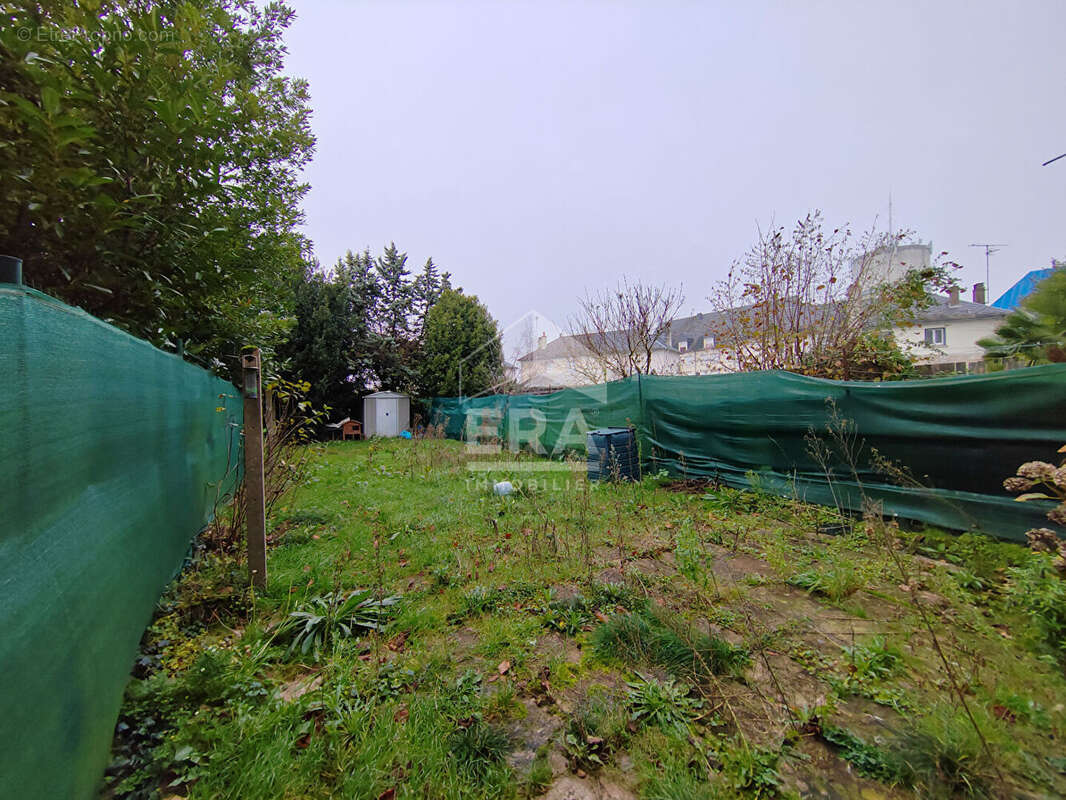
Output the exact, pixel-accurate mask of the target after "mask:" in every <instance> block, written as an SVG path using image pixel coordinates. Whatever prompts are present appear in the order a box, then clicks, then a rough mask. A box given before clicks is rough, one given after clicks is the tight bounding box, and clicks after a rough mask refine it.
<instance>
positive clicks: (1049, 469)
mask: <svg viewBox="0 0 1066 800" xmlns="http://www.w3.org/2000/svg"><path fill="white" fill-rule="evenodd" d="M1018 474H1019V475H1020V476H1021V477H1023V478H1031V479H1033V480H1035V481H1052V480H1054V478H1055V465H1054V464H1049V463H1047V462H1046V461H1026V462H1025V463H1024V464H1022V465H1021V466H1020V467H1018Z"/></svg>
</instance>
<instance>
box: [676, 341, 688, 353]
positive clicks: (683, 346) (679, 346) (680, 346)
mask: <svg viewBox="0 0 1066 800" xmlns="http://www.w3.org/2000/svg"><path fill="white" fill-rule="evenodd" d="M677 349H678V352H680V353H684V352H685V351H686V350H688V339H682V340H681V341H680V342H678V343H677Z"/></svg>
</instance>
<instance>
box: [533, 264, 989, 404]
mask: <svg viewBox="0 0 1066 800" xmlns="http://www.w3.org/2000/svg"><path fill="white" fill-rule="evenodd" d="M931 255H932V245H928V244H910V245H900V246H897V247H894V248H891V249H885V250H883V251H880V252H878V253H875V254H873V256H872V257H871V258H868V259H866V260H865V261H864V262H863V264H862V266H861V271H860V269H859V268H858V267H857V268H856V271H855V273H854V275H853V279H854V280H855V285H858V286H860V287H862V286H863V285H869V286H872V285H874V284H875V283H881V282H886V281H895V280H899V279H900V278H902V277H903V275H904V273H905V272H906V271H907V270H909V269H921V268H923V267H929V266H930V262H931ZM930 299H931V301H932V304H931V305H930V306H929V307H928V308H926V309H923V310H922V311H920V312H919V313H918V314H917V315H916V317H915V319H914V320H913V324H911V325H906V326H901V327H898V328H895V329H894V331H893V333H894V336H895V337H896V340H897V341H898V342H899V343H900V345H901V346H903V347H905V348H907V349H910V350H912V351H913V352H914V353H915V354H916V356H917V361H918V364H919V365H922V366H925V367H926V368H927V369H928V370H930V371H941V370H946V369H950V370H952V371H960V370H961V371H971V370H972V369H974V368H975V367H977V365H979V364H981V362H982V359H983V357H984V351H983V350H982V348H981V347H979V346H978V344H977V341H978V340H979V339H982V338H984V337H986V336H991V335H992V334H993V333H994V332H995V330H996V328H997V327H998V326H999V324H1000V323H1001V322H1002V321H1003V318H1004V317H1006V316H1007V314H1008V313H1009V312H1008V311H1006V310H1004V309H1001V308H994V307H992V306H989V305H986V298H985V287H984V284H983V283H978V284H975V285H974V287H973V300H972V301H967V300H962V299H961V298H960V291H959V290H958V289H954V290H953V291H952V292H951V294H950V295H948V296H943V295H930ZM727 313H732V312H728V311H727V312H721V311H719V312H705V313H699V314H694V315H692V316H689V317H679V318H678V319H675V320H674V321H673V322H671V323H670V327H669V329H668V330H667V331H666V332H665V333H664V334H663V335H662V336H661V337H659V340H658V341H657V342H656V343H655V348H654V351H653V353H652V361H651V373H652V374H655V375H708V374H713V373H718V372H733V371H735V370H736V365H735V363H733V362H732V360H731V359H730V357H729V354H728V352H727V351H726V350H724V349H723V348H722V347H721V346H720V342H717V341H716V340H715V331H716V330H721V329H722V327H724V326H723V322H724V321H725V320H724V314H727ZM606 336H608V337H610V336H616V337H619V339H621V334H619V333H618V332H613V333H609V334H606ZM583 339H584V337H581V336H560V337H558V338H557V339H555V340H553V341H551V342H549V341H547V337H545V336H544V335H541V337H540V340H539V341H538V343H537V349H536V350H533V351H532V352H530V353H527V354H526V355H524V356H522V357H521V358H519V359H518V361H519V364H520V368H521V381H520V383H519V386H520V387H521V388H522V389H523V390H525V391H550V390H552V389H559V388H563V387H567V386H580V385H585V384H589V383H602V382H604V381H608V380H614V379H616V378H618V377H620V376H619V375H616V374H611V373H610V371H609V370H607V369H604V367H603V366H602V365H601V364H600V363H599V361H598V360H597V359H596V358H595V357H594V356H593V354H592V351H591V350H590V349H589V347H588V346H587V342H584V341H583ZM597 349H602V348H597ZM977 368H983V365H982V366H981V367H977Z"/></svg>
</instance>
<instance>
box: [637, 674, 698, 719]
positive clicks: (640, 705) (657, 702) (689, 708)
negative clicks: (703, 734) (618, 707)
mask: <svg viewBox="0 0 1066 800" xmlns="http://www.w3.org/2000/svg"><path fill="white" fill-rule="evenodd" d="M637 677H638V679H637V680H635V681H627V682H626V685H627V686H629V691H628V692H627V699H628V702H629V708H630V717H631V719H633V721H634V722H638V723H640V724H642V725H654V726H655V727H657V728H659V729H660V730H662V731H663V732H671V731H673V732H683V731H686V730H688V727H689V725H690V724H691V723H692V721H693V720H695V719H696V718H697V717H698V716H699V714H700V709H701V708H702V707H703V701H702V700H700V699H698V698H694V697H690V696H689V694H690V692H691V691H692V687H690V686H687V685H685V684H679V683H677V682H676V681H673V680H665V681H659V680H656V679H655V678H653V677H651V676H650V675H645V674H643V673H641V672H638V673H637Z"/></svg>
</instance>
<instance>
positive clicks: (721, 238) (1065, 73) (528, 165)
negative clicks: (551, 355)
mask: <svg viewBox="0 0 1066 800" xmlns="http://www.w3.org/2000/svg"><path fill="white" fill-rule="evenodd" d="M295 6H296V10H297V13H298V15H299V16H298V19H297V21H296V23H295V25H294V26H293V28H292V29H291V30H290V32H289V35H288V37H287V41H288V44H289V50H290V58H289V61H288V67H289V71H290V72H291V73H292V74H293V75H299V76H302V77H305V78H307V79H308V80H309V81H310V84H311V94H312V106H313V108H314V120H313V127H314V131H315V134H316V135H317V136H318V149H317V154H316V156H315V160H314V163H313V165H312V166H311V167H310V168H309V169H308V170H307V179H308V180H309V181H310V183H311V187H312V189H311V192H310V194H309V196H308V198H307V200H306V203H305V208H306V211H307V219H308V221H307V233H308V234H309V235H310V237H311V238H312V239H313V241H314V245H315V253H316V255H317V257H318V258H319V259H320V260H321V261H322V262H323V264H331V263H332V262H334V261H335V260H336V259H337V257H338V256H340V255H342V254H343V252H344V251H345V250H346V249H348V248H352V249H362V248H364V247H367V246H369V247H370V248H371V249H372V250H374V251H375V252H377V251H380V250H381V248H382V247H383V246H384V245H385V244H386V243H387V242H389V241H390V240H395V242H396V243H397V245H398V246H400V247H401V248H402V249H405V250H407V252H408V254H409V256H410V258H411V260H412V262H413V263H414V266H416V267H418V266H420V265H421V263H422V262H423V261H424V260H425V258H426V257H427V256H430V255H432V256H433V258H434V260H435V261H436V262H437V263H438V264H440V265H441V266H442V267H443V268H445V269H448V270H450V271H451V272H452V274H453V276H454V277H453V280H454V282H455V283H456V284H458V285H461V286H462V287H463V288H464V289H465V290H466V291H467V292H469V293H473V294H477V295H478V296H479V297H480V298H481V300H482V301H483V302H485V303H486V304H487V305H488V307H489V310H490V311H491V312H492V313H493V315H494V316H495V317H496V318H497V319H498V320H499V321H500V322H501V324H503V325H507V324H508V323H509V322H511V321H512V320H513V319H515V318H516V317H518V316H519V315H521V314H523V313H524V312H526V311H527V310H529V309H531V308H535V309H539V310H540V311H542V312H544V313H545V314H547V315H548V316H550V317H553V318H554V319H556V320H557V321H559V322H560V323H564V322H565V320H566V317H567V316H568V315H569V314H570V313H572V312H573V311H574V309H575V306H576V303H575V299H576V297H577V296H578V295H580V294H582V293H583V291H584V289H585V288H586V287H590V288H599V287H601V286H604V285H609V284H613V283H614V282H615V280H616V279H617V278H618V277H619V276H620V275H623V274H624V275H629V276H637V277H639V278H641V279H643V280H647V281H669V282H671V283H680V284H683V285H684V290H685V294H686V296H687V298H688V300H687V303H686V310H689V309H692V310H702V309H704V308H706V302H705V300H704V299H703V298H704V297H705V296H706V295H707V294H708V293H709V292H710V290H711V287H712V284H713V282H714V280H715V279H717V278H719V277H721V276H722V275H723V274H724V273H725V271H726V270H727V269H728V266H729V264H730V262H731V261H732V260H733V259H735V258H737V257H739V256H740V255H741V254H742V253H743V252H744V250H745V249H746V248H747V247H748V246H749V245H750V244H751V243H752V240H753V238H754V236H755V224H756V222H757V221H758V222H761V223H763V224H764V225H765V224H767V223H769V222H770V221H771V220H776V221H777V222H778V223H783V224H790V223H791V222H792V221H794V220H795V219H796V218H797V217H799V216H802V215H803V214H805V213H806V212H807V211H808V210H809V209H812V208H822V209H824V211H825V213H826V216H827V218H828V219H829V220H830V221H831V222H833V223H834V224H839V223H842V222H847V221H850V222H851V223H852V225H853V226H854V227H856V228H859V229H864V228H867V227H869V226H870V225H872V224H873V223H874V222H875V221H876V220H879V221H880V223H881V225H882V226H884V224H885V220H886V216H887V208H888V196H889V192H890V191H891V194H892V197H893V201H894V221H895V223H896V225H897V226H899V227H906V228H912V229H915V230H916V231H917V232H918V233H919V234H920V236H921V237H922V238H923V240H925V241H928V240H930V239H931V240H932V242H933V245H934V248H935V249H936V250H937V251H939V250H948V251H949V252H950V254H951V256H952V257H953V258H954V259H955V260H957V261H959V262H960V263H962V264H963V265H964V270H963V271H962V272H961V273H960V276H959V277H960V279H961V280H962V281H963V282H964V283H966V284H967V285H969V284H972V283H973V282H975V281H978V280H984V254H983V252H981V251H978V250H976V249H974V248H970V247H968V246H967V245H969V244H970V243H971V242H1004V243H1007V244H1008V245H1009V247H1007V248H1005V249H1003V251H1002V252H1000V253H999V254H997V255H995V256H993V274H992V294H993V296H994V297H998V296H999V294H1000V293H1002V291H1004V290H1005V289H1006V288H1007V286H1008V285H1009V284H1010V283H1013V282H1014V280H1015V279H1017V278H1018V277H1019V276H1020V275H1022V274H1023V273H1024V272H1025V271H1027V270H1028V269H1032V268H1037V267H1043V266H1047V265H1048V264H1049V262H1050V259H1051V258H1052V257H1053V256H1054V257H1057V258H1063V257H1066V227H1064V225H1063V211H1064V209H1066V159H1063V160H1062V161H1060V162H1058V163H1056V164H1052V165H1050V166H1048V167H1041V166H1040V164H1041V162H1042V161H1046V160H1047V159H1049V158H1051V157H1053V156H1056V155H1058V154H1060V153H1062V152H1066V102H1064V100H1066V98H1064V89H1066V81H1064V78H1066V61H1064V58H1063V49H1062V48H1063V45H1062V35H1063V31H1064V30H1066V2H1062V0H1053V1H1051V2H1043V3H1038V2H1021V3H1014V2H1003V0H996V2H966V3H963V2H957V3H956V2H940V1H939V0H937V2H877V3H855V2H844V0H840V1H839V2H811V1H810V0H807V1H805V2H793V3H785V2H781V3H770V2H765V3H763V2H745V3H740V2H736V3H695V2H691V3H682V2H674V3H669V2H665V3H664V2H643V3H638V2H584V3H579V2H550V1H544V0H542V1H541V2H536V3H512V2H493V3H474V2H409V1H405V0H389V1H386V0H375V1H374V2H344V1H343V0H333V1H330V0H295Z"/></svg>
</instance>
